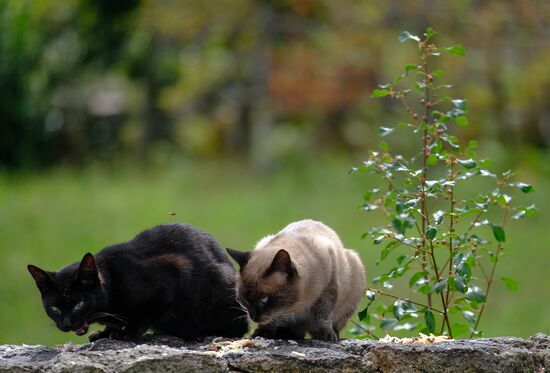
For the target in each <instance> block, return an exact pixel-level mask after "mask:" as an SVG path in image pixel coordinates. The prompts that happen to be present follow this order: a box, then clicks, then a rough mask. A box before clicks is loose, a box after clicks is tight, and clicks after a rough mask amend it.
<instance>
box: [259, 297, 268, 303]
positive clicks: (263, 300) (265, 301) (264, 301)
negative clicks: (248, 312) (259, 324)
mask: <svg viewBox="0 0 550 373" xmlns="http://www.w3.org/2000/svg"><path fill="white" fill-rule="evenodd" d="M268 300H269V297H263V298H262V299H260V302H262V303H263V304H266V303H267V301H268Z"/></svg>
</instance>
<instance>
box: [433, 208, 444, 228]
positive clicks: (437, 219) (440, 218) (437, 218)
mask: <svg viewBox="0 0 550 373" xmlns="http://www.w3.org/2000/svg"><path fill="white" fill-rule="evenodd" d="M444 215H445V211H443V210H438V211H436V212H434V214H433V217H434V222H435V224H436V225H439V224H441V222H443V216H444Z"/></svg>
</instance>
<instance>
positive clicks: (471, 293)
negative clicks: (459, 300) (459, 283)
mask: <svg viewBox="0 0 550 373" xmlns="http://www.w3.org/2000/svg"><path fill="white" fill-rule="evenodd" d="M466 298H468V299H470V300H473V301H474V302H477V303H483V302H485V299H486V297H485V294H484V293H483V290H482V289H480V288H478V287H477V286H474V287H472V288H470V289H468V291H467V292H466Z"/></svg>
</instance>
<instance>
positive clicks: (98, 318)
mask: <svg viewBox="0 0 550 373" xmlns="http://www.w3.org/2000/svg"><path fill="white" fill-rule="evenodd" d="M103 318H113V319H115V320H117V321H118V322H120V323H122V325H127V324H128V321H126V319H124V317H122V316H120V315H115V314H112V313H109V312H97V313H94V314H93V315H92V316H91V317H90V320H89V321H90V322H96V321H100V322H101V323H102V324H105V325H110V326H121V325H120V323H119V324H115V323H113V322H109V321H110V320H109V319H107V320H103Z"/></svg>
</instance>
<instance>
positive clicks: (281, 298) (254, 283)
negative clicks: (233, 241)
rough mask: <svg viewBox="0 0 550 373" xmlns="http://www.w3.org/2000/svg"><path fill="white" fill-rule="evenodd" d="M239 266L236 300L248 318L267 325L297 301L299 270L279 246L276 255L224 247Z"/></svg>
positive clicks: (289, 310)
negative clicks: (245, 311)
mask: <svg viewBox="0 0 550 373" xmlns="http://www.w3.org/2000/svg"><path fill="white" fill-rule="evenodd" d="M227 252H228V253H229V255H230V256H231V257H232V258H233V259H235V261H236V262H237V263H238V264H239V266H240V268H241V269H240V274H239V277H238V280H237V301H238V302H239V303H240V304H241V305H242V306H243V307H245V308H246V310H247V312H248V315H249V316H250V318H251V319H252V320H253V321H255V322H257V323H259V324H267V323H269V322H271V321H272V320H274V319H277V318H281V317H285V316H288V315H289V314H291V313H292V308H293V306H294V305H295V304H296V303H297V302H298V288H297V286H296V285H297V281H298V280H299V276H298V273H297V272H296V269H295V267H294V265H293V264H292V260H291V258H290V255H289V254H288V252H287V251H286V250H284V249H281V250H279V251H277V252H276V253H275V256H271V257H270V256H269V255H267V258H266V253H265V252H263V253H260V252H257V251H253V252H246V251H239V250H233V249H227Z"/></svg>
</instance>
